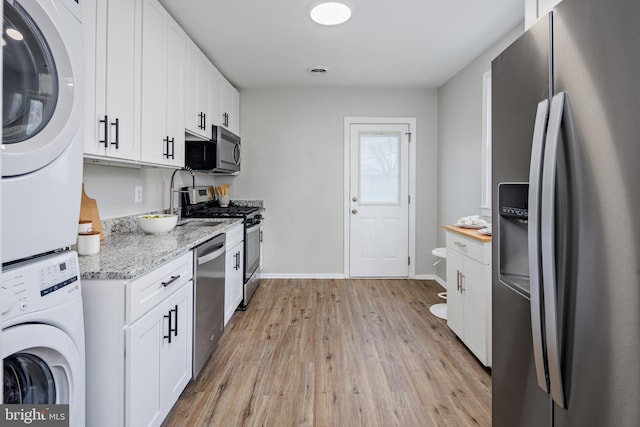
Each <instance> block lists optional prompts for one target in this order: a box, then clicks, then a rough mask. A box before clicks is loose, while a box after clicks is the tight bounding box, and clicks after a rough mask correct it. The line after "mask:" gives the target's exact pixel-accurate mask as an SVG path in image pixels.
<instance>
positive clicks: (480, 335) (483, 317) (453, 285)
mask: <svg viewBox="0 0 640 427" xmlns="http://www.w3.org/2000/svg"><path fill="white" fill-rule="evenodd" d="M447 325H448V326H449V327H450V328H451V330H452V331H453V332H455V334H456V335H458V337H459V338H460V339H461V340H462V341H463V342H464V343H465V345H466V346H467V347H468V348H469V349H470V350H471V351H472V352H473V354H475V355H476V357H477V358H478V359H479V360H480V362H482V364H483V365H485V366H491V242H485V243H483V242H481V241H478V240H475V239H472V238H469V237H466V236H463V235H461V234H458V233H456V232H451V231H448V232H447Z"/></svg>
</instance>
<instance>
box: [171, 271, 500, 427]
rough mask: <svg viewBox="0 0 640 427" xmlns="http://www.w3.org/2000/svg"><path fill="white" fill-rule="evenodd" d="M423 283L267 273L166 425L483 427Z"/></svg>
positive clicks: (477, 379) (450, 338)
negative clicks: (290, 277) (297, 277)
mask: <svg viewBox="0 0 640 427" xmlns="http://www.w3.org/2000/svg"><path fill="white" fill-rule="evenodd" d="M439 291H442V288H440V286H439V285H438V284H436V283H435V282H432V281H417V280H265V281H263V282H262V284H261V286H260V287H259V288H258V291H257V292H256V294H255V295H254V298H253V299H252V300H251V302H250V304H249V309H248V310H247V311H246V312H236V314H235V315H234V316H233V318H232V319H231V321H230V322H229V324H228V325H227V328H226V330H225V333H224V335H223V337H222V339H221V341H220V345H219V347H218V349H217V350H216V352H215V353H214V354H213V356H212V357H211V359H209V362H208V363H207V365H206V366H205V367H204V369H203V370H202V372H201V373H200V375H199V377H198V378H197V380H196V381H192V382H191V383H190V384H189V385H188V386H187V388H186V389H185V391H184V392H183V393H182V396H181V397H180V400H179V401H178V403H177V404H176V406H175V407H174V409H173V411H172V412H171V414H170V415H169V417H168V418H167V420H166V421H165V424H164V425H165V426H166V427H169V426H224V427H227V426H230V427H233V426H245V425H246V426H278V427H279V426H294V425H295V426H319V427H320V426H321V427H325V426H326V427H334V426H367V427H370V426H385V427H386V426H403V427H404V426H421V427H422V426H447V427H449V426H490V425H491V378H490V375H489V373H488V371H487V370H485V369H484V368H483V367H482V365H481V364H480V362H478V361H477V360H476V359H475V358H474V357H473V355H472V354H471V353H470V352H469V351H468V350H467V348H466V347H465V346H464V345H463V344H462V342H461V341H460V340H458V338H457V337H456V336H455V335H454V334H453V332H451V330H450V329H449V328H448V327H447V325H446V321H444V320H441V319H438V318H436V317H435V316H433V315H431V313H429V306H430V305H431V304H433V303H437V302H441V300H439V298H438V297H437V292H439Z"/></svg>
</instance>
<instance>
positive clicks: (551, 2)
mask: <svg viewBox="0 0 640 427" xmlns="http://www.w3.org/2000/svg"><path fill="white" fill-rule="evenodd" d="M560 1H561V0H525V1H524V29H525V31H526V30H528V29H529V28H530V27H531V26H532V25H533V24H535V23H536V21H537V20H538V19H540V18H542V17H543V16H545V15H546V14H547V13H549V12H551V11H552V10H553V8H554V7H555V6H556V5H557V4H558V3H560Z"/></svg>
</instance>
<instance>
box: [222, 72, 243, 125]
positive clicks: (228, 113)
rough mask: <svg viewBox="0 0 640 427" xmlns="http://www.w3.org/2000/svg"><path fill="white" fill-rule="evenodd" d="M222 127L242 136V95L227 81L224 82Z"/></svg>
mask: <svg viewBox="0 0 640 427" xmlns="http://www.w3.org/2000/svg"><path fill="white" fill-rule="evenodd" d="M221 120H222V121H221V124H222V126H224V127H226V128H227V129H228V130H230V131H231V132H233V133H234V134H236V135H240V93H239V92H238V90H237V89H236V88H235V87H233V86H232V85H231V83H229V82H228V81H227V80H226V79H223V82H222V117H221Z"/></svg>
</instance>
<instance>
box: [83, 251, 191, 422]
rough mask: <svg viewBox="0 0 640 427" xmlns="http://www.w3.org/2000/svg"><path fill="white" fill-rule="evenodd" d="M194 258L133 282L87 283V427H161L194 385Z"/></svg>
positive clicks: (177, 261)
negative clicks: (192, 384)
mask: <svg viewBox="0 0 640 427" xmlns="http://www.w3.org/2000/svg"><path fill="white" fill-rule="evenodd" d="M192 279H193V255H192V253H191V252H189V253H187V254H185V255H182V256H180V257H178V258H176V259H174V260H172V261H169V262H167V263H165V264H163V265H162V266H160V267H158V268H156V269H155V270H153V271H151V272H149V273H147V274H145V275H144V276H142V277H140V278H136V279H134V280H130V281H128V280H83V281H82V288H83V289H82V293H83V302H84V308H85V335H86V360H87V384H86V399H87V400H86V402H87V423H86V425H87V426H88V427H91V426H104V427H107V426H119V425H122V426H132V427H133V426H135V427H137V426H159V425H161V424H162V421H163V420H164V419H165V417H166V416H167V415H168V414H169V411H170V410H171V408H172V407H173V405H174V404H175V402H176V401H177V400H178V397H179V396H180V393H182V390H184V388H185V386H186V385H187V383H188V382H189V381H190V380H191V373H192V363H193V359H192V351H193V280H192Z"/></svg>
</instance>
